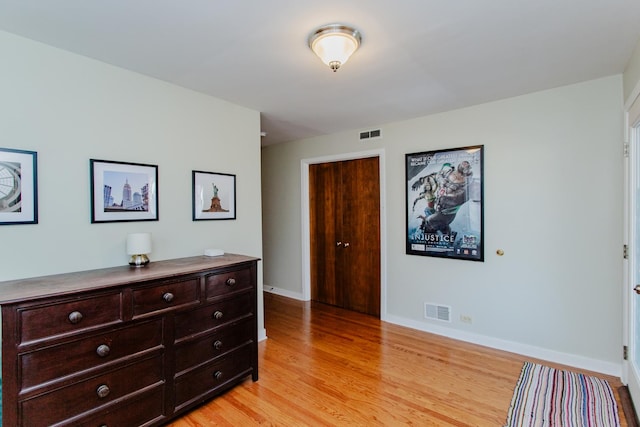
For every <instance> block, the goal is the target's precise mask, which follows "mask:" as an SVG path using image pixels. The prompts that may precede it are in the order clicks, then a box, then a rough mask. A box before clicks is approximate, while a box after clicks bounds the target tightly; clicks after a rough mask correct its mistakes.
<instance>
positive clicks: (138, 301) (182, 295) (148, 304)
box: [133, 277, 200, 317]
mask: <svg viewBox="0 0 640 427" xmlns="http://www.w3.org/2000/svg"><path fill="white" fill-rule="evenodd" d="M199 291H200V289H199V281H198V278H197V277H194V278H191V279H189V280H182V281H176V282H166V283H163V284H161V285H158V286H152V287H148V288H141V289H136V290H134V291H133V316H134V317H136V316H140V315H143V314H147V313H153V312H157V311H162V310H169V309H177V308H181V307H185V306H188V305H191V304H198V302H199V300H200V298H199V295H200V292H199Z"/></svg>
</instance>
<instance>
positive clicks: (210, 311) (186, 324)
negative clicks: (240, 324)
mask: <svg viewBox="0 0 640 427" xmlns="http://www.w3.org/2000/svg"><path fill="white" fill-rule="evenodd" d="M251 298H252V294H251V293H245V294H243V295H239V296H238V297H236V298H233V299H228V300H224V301H220V302H217V303H215V304H210V305H208V306H206V307H203V308H199V309H196V310H192V311H188V312H183V313H180V314H178V315H176V318H175V337H176V342H178V341H180V340H181V339H182V338H185V337H190V336H193V335H196V334H199V333H202V332H204V331H208V330H210V329H214V328H217V327H219V326H222V325H225V324H228V323H230V322H234V321H236V320H239V319H242V318H248V317H252V316H253V311H252V308H253V304H252V299H251Z"/></svg>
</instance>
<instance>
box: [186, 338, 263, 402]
mask: <svg viewBox="0 0 640 427" xmlns="http://www.w3.org/2000/svg"><path fill="white" fill-rule="evenodd" d="M251 369H252V368H251V347H250V346H249V345H245V346H243V347H241V348H239V349H237V350H235V351H233V352H231V353H228V354H227V355H225V356H224V357H222V358H220V359H215V360H214V361H213V362H211V363H208V364H207V365H205V366H203V367H202V368H200V369H198V370H195V371H192V372H189V373H188V374H186V375H182V376H180V377H178V378H176V380H175V401H176V410H179V409H180V407H181V406H183V405H185V404H188V403H192V402H194V401H195V400H198V399H200V398H202V397H204V396H205V395H207V394H209V393H212V392H215V391H216V390H217V389H220V388H223V387H224V386H225V385H227V384H229V383H233V382H234V381H235V380H237V379H238V378H241V377H243V376H245V375H249V374H250V373H251Z"/></svg>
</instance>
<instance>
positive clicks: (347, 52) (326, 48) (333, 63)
mask: <svg viewBox="0 0 640 427" xmlns="http://www.w3.org/2000/svg"><path fill="white" fill-rule="evenodd" d="M361 42H362V37H361V36H360V32H359V31H358V30H356V29H355V28H351V27H348V26H346V25H342V24H329V25H324V26H322V27H320V28H318V29H317V30H315V31H314V32H313V33H311V35H310V36H309V47H310V48H311V50H312V51H313V52H314V53H315V54H316V55H318V57H319V58H320V59H321V60H322V62H324V63H325V64H327V65H328V66H329V68H331V69H332V70H333V72H334V73H335V72H336V71H338V68H340V67H341V66H342V65H343V64H344V63H345V62H347V60H349V57H350V56H351V55H352V54H353V52H355V51H356V50H357V49H358V47H359V46H360V43H361Z"/></svg>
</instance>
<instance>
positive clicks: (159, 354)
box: [0, 254, 258, 427]
mask: <svg viewBox="0 0 640 427" xmlns="http://www.w3.org/2000/svg"><path fill="white" fill-rule="evenodd" d="M257 262H258V259H257V258H253V257H248V256H243V255H234V254H226V255H222V256H219V257H205V256H198V257H190V258H181V259H174V260H167V261H159V262H152V263H150V264H149V265H148V266H147V267H143V268H138V269H134V268H131V267H129V266H124V267H114V268H106V269H100V270H91V271H82V272H77V273H68V274H59V275H53V276H45V277H37V278H31V279H24V280H14V281H9V282H2V283H0V304H1V305H2V405H3V407H2V414H3V415H2V416H3V425H5V426H28V427H38V426H52V425H55V426H63V425H64V426H66V425H73V426H95V427H98V426H113V427H126V426H155V425H160V424H164V423H166V422H167V421H169V420H170V419H171V418H175V417H177V416H178V415H179V414H181V413H184V412H186V411H188V410H189V409H191V408H193V407H194V406H196V405H198V404H200V403H202V402H204V401H206V400H208V399H210V398H212V397H214V396H215V395H217V394H219V393H221V392H223V391H224V390H227V389H229V388H231V387H233V386H234V385H236V384H238V383H239V382H241V381H243V380H245V379H246V377H248V376H249V375H251V377H252V379H253V381H256V380H257V379H258V353H257V316H256V310H257V307H256V292H257V291H256V289H257V286H256V270H257Z"/></svg>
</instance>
